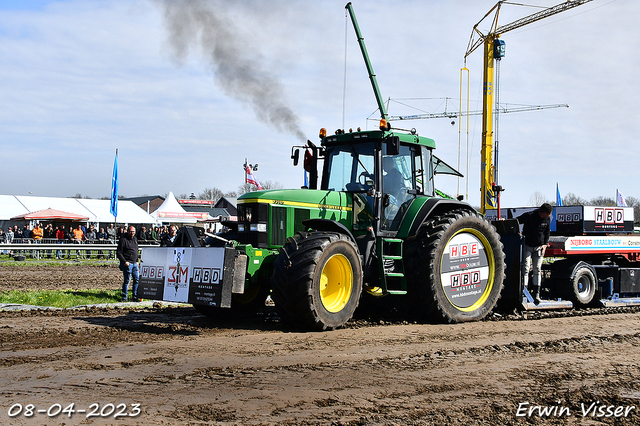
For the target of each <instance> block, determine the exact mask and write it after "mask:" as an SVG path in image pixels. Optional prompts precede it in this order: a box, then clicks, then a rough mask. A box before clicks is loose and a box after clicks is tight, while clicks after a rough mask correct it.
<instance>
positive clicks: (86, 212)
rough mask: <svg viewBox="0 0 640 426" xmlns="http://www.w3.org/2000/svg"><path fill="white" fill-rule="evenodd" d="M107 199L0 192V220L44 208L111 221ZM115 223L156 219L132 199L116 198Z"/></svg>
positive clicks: (149, 221)
mask: <svg viewBox="0 0 640 426" xmlns="http://www.w3.org/2000/svg"><path fill="white" fill-rule="evenodd" d="M110 205H111V201H110V200H93V199H86V198H58V197H36V196H30V195H0V220H9V219H11V218H12V217H14V216H18V215H21V214H25V213H31V212H36V211H39V210H44V209H48V208H52V209H56V210H62V211H65V212H69V213H76V214H79V215H83V216H87V217H89V222H100V223H111V222H114V218H113V215H112V214H111V213H110V212H109V209H110ZM116 222H117V223H156V219H155V218H154V217H153V216H151V215H150V214H148V213H147V212H145V211H144V210H142V209H141V208H140V207H138V206H137V205H136V204H135V203H134V202H132V201H123V200H119V201H118V217H117V220H116Z"/></svg>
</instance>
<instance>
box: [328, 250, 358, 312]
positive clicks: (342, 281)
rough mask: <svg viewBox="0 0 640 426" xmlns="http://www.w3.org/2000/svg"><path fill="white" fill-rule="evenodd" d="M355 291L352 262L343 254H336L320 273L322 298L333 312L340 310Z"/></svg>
mask: <svg viewBox="0 0 640 426" xmlns="http://www.w3.org/2000/svg"><path fill="white" fill-rule="evenodd" d="M352 292H353V269H352V268H351V262H349V259H347V258H346V257H345V256H344V255H342V254H334V255H333V256H331V257H330V258H329V260H327V263H325V265H324V267H323V268H322V273H321V274H320V300H321V302H322V305H323V306H324V308H325V309H326V310H327V311H329V312H332V313H335V312H340V311H341V310H342V309H343V308H344V307H345V306H346V304H347V303H348V302H349V299H350V298H351V293H352Z"/></svg>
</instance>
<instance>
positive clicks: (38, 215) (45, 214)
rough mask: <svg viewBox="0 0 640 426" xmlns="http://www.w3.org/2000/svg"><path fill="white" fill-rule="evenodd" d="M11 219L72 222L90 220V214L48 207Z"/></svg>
mask: <svg viewBox="0 0 640 426" xmlns="http://www.w3.org/2000/svg"><path fill="white" fill-rule="evenodd" d="M11 220H62V221H67V220H68V221H72V222H80V221H86V220H89V216H83V215H80V214H75V213H69V212H63V211H62V210H56V209H52V208H48V209H44V210H38V211H35V212H31V213H24V214H21V215H18V216H14V217H12V218H11Z"/></svg>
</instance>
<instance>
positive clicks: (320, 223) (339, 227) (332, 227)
mask: <svg viewBox="0 0 640 426" xmlns="http://www.w3.org/2000/svg"><path fill="white" fill-rule="evenodd" d="M302 224H303V225H304V226H306V227H307V228H308V229H313V230H316V231H330V232H338V233H340V234H345V235H347V236H348V237H349V238H350V239H351V241H352V242H353V243H354V244H355V243H356V239H355V237H354V236H353V234H352V233H351V231H349V228H347V227H346V226H344V225H343V224H341V223H340V222H336V221H335V220H330V219H307V220H303V221H302Z"/></svg>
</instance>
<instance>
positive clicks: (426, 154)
mask: <svg viewBox="0 0 640 426" xmlns="http://www.w3.org/2000/svg"><path fill="white" fill-rule="evenodd" d="M416 170H417V185H418V190H419V192H420V193H422V194H424V195H429V196H433V187H434V186H433V174H434V173H433V156H432V152H431V150H430V149H427V148H422V155H421V156H420V157H416Z"/></svg>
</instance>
